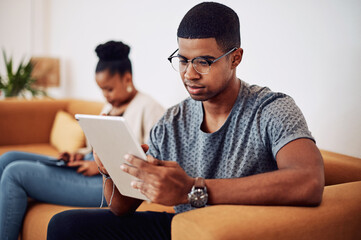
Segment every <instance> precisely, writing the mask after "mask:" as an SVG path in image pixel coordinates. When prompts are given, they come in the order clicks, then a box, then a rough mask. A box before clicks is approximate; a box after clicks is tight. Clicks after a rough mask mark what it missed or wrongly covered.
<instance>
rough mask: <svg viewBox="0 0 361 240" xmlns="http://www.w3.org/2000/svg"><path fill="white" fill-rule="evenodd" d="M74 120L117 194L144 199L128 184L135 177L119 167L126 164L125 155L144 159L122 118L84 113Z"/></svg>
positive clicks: (138, 145) (140, 148)
mask: <svg viewBox="0 0 361 240" xmlns="http://www.w3.org/2000/svg"><path fill="white" fill-rule="evenodd" d="M75 118H76V119H77V120H78V122H79V124H80V126H81V128H82V129H83V131H84V133H85V136H86V137H87V138H88V141H89V143H90V145H91V146H92V147H93V149H94V150H95V152H96V153H97V155H98V156H99V158H100V160H101V161H102V163H103V165H104V167H105V169H106V170H107V171H108V173H109V175H110V177H111V178H112V180H113V182H114V183H115V186H116V187H117V188H118V190H119V192H120V193H121V194H123V195H125V196H130V197H134V198H138V199H143V200H148V199H147V197H146V196H144V195H143V194H142V193H140V192H139V191H138V190H136V189H134V188H132V187H131V186H130V182H131V181H132V180H134V179H136V178H135V177H133V176H131V175H129V174H127V173H125V172H123V171H122V170H121V169H120V165H121V164H122V163H124V162H126V161H125V160H124V155H125V154H132V155H134V156H137V157H139V158H142V159H146V155H145V153H144V151H143V149H142V147H141V145H140V144H139V143H138V142H137V141H136V139H135V137H134V136H133V134H132V132H131V131H130V128H129V127H128V125H127V123H126V122H125V120H124V118H123V117H113V116H96V115H84V114H76V115H75Z"/></svg>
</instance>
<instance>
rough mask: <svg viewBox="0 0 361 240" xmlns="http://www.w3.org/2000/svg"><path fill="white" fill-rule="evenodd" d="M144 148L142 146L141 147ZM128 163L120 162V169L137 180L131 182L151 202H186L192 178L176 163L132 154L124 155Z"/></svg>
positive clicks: (169, 204)
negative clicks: (144, 158) (142, 157)
mask: <svg viewBox="0 0 361 240" xmlns="http://www.w3.org/2000/svg"><path fill="white" fill-rule="evenodd" d="M143 149H144V148H143ZM125 159H126V160H127V161H128V162H129V165H128V164H122V165H121V167H120V168H121V169H122V170H123V171H124V172H126V173H129V174H130V175H132V176H134V177H136V178H138V179H139V180H136V181H133V182H132V183H131V185H132V187H133V188H135V189H139V191H140V192H141V193H143V194H144V195H145V196H147V197H148V198H149V199H150V200H151V201H152V202H154V203H159V204H163V205H168V206H173V205H178V204H184V203H187V202H188V198H187V196H188V193H189V191H190V190H191V188H192V186H193V184H194V179H193V178H191V177H189V176H188V175H187V174H186V173H185V171H184V170H183V169H182V168H181V167H180V166H179V164H178V163H176V162H172V161H161V160H158V159H156V158H153V157H152V156H150V155H148V156H147V161H144V160H142V159H139V158H137V157H135V156H133V155H126V156H125Z"/></svg>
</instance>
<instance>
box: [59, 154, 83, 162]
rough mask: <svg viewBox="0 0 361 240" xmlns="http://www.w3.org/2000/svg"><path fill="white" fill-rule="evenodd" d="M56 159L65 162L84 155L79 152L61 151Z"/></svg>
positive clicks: (73, 160)
mask: <svg viewBox="0 0 361 240" xmlns="http://www.w3.org/2000/svg"><path fill="white" fill-rule="evenodd" d="M58 159H61V160H64V161H65V162H75V161H80V160H83V159H84V155H83V154H80V153H68V152H62V153H60V155H59V157H58Z"/></svg>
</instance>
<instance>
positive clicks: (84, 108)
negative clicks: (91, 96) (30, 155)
mask: <svg viewBox="0 0 361 240" xmlns="http://www.w3.org/2000/svg"><path fill="white" fill-rule="evenodd" d="M103 105H104V103H100V102H91V101H83V100H74V99H65V100H54V99H40V100H37V99H35V100H25V99H5V100H1V101H0V146H3V145H19V144H33V143H49V137H50V132H51V129H52V126H53V122H54V118H55V115H56V113H57V112H58V111H59V110H63V111H66V112H69V113H70V114H72V115H74V114H75V113H83V114H99V113H100V111H101V109H102V106H103Z"/></svg>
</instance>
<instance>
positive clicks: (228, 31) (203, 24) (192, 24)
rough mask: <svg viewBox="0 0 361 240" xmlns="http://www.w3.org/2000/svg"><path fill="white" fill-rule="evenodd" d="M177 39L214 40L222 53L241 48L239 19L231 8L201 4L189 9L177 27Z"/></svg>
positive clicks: (218, 4) (210, 3)
mask: <svg viewBox="0 0 361 240" xmlns="http://www.w3.org/2000/svg"><path fill="white" fill-rule="evenodd" d="M177 36H178V37H179V38H188V39H197V38H198V39H199V38H215V39H216V42H217V44H218V46H219V48H220V49H221V50H223V51H224V52H226V51H228V50H230V49H232V48H234V47H240V46H241V36H240V29H239V18H238V16H237V13H236V12H235V11H233V10H232V9H231V8H229V7H227V6H225V5H223V4H220V3H215V2H203V3H200V4H198V5H196V6H194V7H193V8H191V9H190V10H189V11H188V12H187V13H186V15H185V16H184V17H183V19H182V21H181V23H180V24H179V27H178V32H177Z"/></svg>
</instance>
